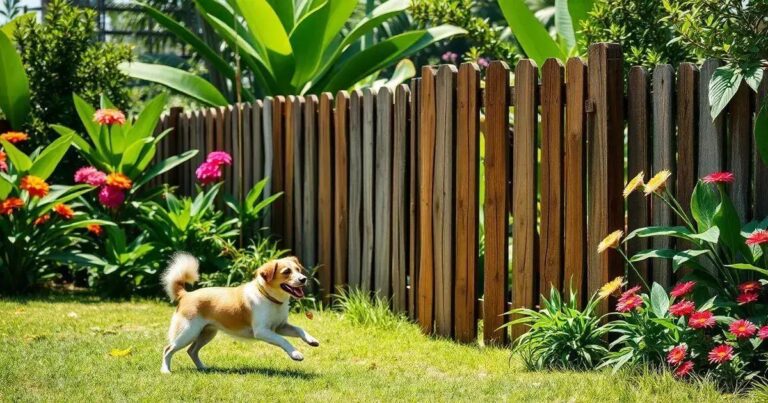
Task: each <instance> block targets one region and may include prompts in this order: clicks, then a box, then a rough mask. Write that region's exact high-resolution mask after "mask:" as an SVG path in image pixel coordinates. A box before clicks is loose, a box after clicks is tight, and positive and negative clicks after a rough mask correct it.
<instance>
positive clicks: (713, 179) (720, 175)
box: [701, 172, 734, 183]
mask: <svg viewBox="0 0 768 403" xmlns="http://www.w3.org/2000/svg"><path fill="white" fill-rule="evenodd" d="M733 179H734V176H733V172H712V173H711V174H709V175H707V176H705V177H703V178H701V181H702V182H704V183H731V182H733Z"/></svg>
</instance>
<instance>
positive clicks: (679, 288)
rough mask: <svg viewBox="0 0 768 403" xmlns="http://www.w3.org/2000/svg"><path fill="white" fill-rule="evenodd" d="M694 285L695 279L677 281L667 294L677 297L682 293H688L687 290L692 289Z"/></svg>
mask: <svg viewBox="0 0 768 403" xmlns="http://www.w3.org/2000/svg"><path fill="white" fill-rule="evenodd" d="M695 285H696V282H695V281H686V282H684V283H678V284H677V285H676V286H675V288H673V289H672V292H670V293H669V295H671V296H673V297H675V298H679V297H682V296H683V295H686V294H688V293H689V292H691V291H693V287H694V286H695Z"/></svg>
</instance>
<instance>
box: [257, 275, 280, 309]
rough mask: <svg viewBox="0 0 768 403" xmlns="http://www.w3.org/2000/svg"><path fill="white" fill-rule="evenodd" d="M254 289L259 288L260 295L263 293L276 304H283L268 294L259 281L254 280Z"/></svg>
mask: <svg viewBox="0 0 768 403" xmlns="http://www.w3.org/2000/svg"><path fill="white" fill-rule="evenodd" d="M256 289H257V290H259V293H261V295H263V296H264V297H265V298H267V299H268V300H270V301H272V303H274V304H277V305H283V302H280V301H278V300H277V299H276V298H275V297H273V296H271V295H269V293H268V292H267V290H265V289H264V286H263V285H261V283H259V282H258V281H257V282H256Z"/></svg>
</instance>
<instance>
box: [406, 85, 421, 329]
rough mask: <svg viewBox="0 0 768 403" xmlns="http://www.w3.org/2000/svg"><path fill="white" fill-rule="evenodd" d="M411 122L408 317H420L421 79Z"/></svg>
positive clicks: (415, 87)
mask: <svg viewBox="0 0 768 403" xmlns="http://www.w3.org/2000/svg"><path fill="white" fill-rule="evenodd" d="M410 115H411V124H410V135H409V140H410V141H409V142H408V284H409V287H408V317H409V318H411V319H412V320H416V319H417V318H418V310H417V309H416V308H417V301H418V296H419V285H418V284H419V262H420V258H421V257H420V252H419V241H420V234H421V232H420V229H419V225H420V223H419V220H420V218H419V209H420V200H421V199H420V197H421V196H420V194H421V192H420V186H421V184H420V182H419V172H420V171H419V167H420V160H419V155H420V153H419V144H420V142H419V130H420V129H421V120H420V119H421V79H420V78H414V79H412V80H411V108H410Z"/></svg>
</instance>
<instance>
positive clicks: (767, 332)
mask: <svg viewBox="0 0 768 403" xmlns="http://www.w3.org/2000/svg"><path fill="white" fill-rule="evenodd" d="M757 337H759V338H760V340H765V339H768V326H763V327H761V328H760V330H758V332H757Z"/></svg>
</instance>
